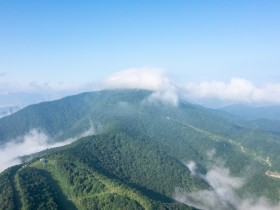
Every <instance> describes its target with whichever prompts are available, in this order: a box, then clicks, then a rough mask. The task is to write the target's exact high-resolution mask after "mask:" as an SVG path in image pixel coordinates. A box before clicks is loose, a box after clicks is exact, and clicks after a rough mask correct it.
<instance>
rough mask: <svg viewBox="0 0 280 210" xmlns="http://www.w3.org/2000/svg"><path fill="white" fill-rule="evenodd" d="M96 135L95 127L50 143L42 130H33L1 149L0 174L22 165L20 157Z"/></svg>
mask: <svg viewBox="0 0 280 210" xmlns="http://www.w3.org/2000/svg"><path fill="white" fill-rule="evenodd" d="M95 133H96V130H95V129H94V127H92V126H91V127H90V128H89V129H88V130H86V131H85V132H83V133H82V134H80V135H78V136H76V137H73V138H69V139H67V140H65V141H62V142H56V143H50V139H49V137H48V136H47V135H46V134H45V133H44V132H42V131H40V129H33V130H31V131H30V132H29V133H27V134H26V135H24V136H21V137H18V138H16V139H15V140H11V141H9V142H8V143H6V144H5V145H4V146H2V147H1V148H0V172H2V171H3V170H5V169H6V168H8V167H10V166H13V165H17V164H20V163H21V160H20V158H19V157H20V156H24V155H30V154H33V153H36V152H40V151H43V150H45V149H48V148H54V147H61V146H64V145H67V144H70V143H72V142H74V141H76V140H77V139H79V138H81V137H85V136H88V135H93V134H95Z"/></svg>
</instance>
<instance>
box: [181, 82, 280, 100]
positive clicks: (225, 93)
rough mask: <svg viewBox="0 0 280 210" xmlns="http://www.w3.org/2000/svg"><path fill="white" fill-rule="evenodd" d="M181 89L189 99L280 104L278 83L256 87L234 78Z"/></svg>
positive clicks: (193, 84)
mask: <svg viewBox="0 0 280 210" xmlns="http://www.w3.org/2000/svg"><path fill="white" fill-rule="evenodd" d="M181 87H182V88H183V89H184V90H185V93H186V94H187V95H188V96H189V97H191V98H195V99H217V100H221V101H225V102H234V103H237V102H240V103H257V104H280V84H278V83H267V84H264V85H260V86H256V85H255V84H253V82H251V81H249V80H247V79H243V78H232V79H230V81H229V82H224V81H204V82H200V83H192V82H190V83H187V84H185V85H183V86H181Z"/></svg>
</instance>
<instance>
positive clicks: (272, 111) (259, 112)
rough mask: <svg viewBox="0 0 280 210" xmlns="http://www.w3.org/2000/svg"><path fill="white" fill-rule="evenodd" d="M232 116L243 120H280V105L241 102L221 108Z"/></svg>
mask: <svg viewBox="0 0 280 210" xmlns="http://www.w3.org/2000/svg"><path fill="white" fill-rule="evenodd" d="M220 110H222V111H225V112H227V113H229V114H231V115H233V116H236V117H238V118H240V119H243V120H259V119H269V120H280V106H277V105H275V106H262V107H255V106H249V105H242V104H234V105H229V106H226V107H223V108H221V109H220Z"/></svg>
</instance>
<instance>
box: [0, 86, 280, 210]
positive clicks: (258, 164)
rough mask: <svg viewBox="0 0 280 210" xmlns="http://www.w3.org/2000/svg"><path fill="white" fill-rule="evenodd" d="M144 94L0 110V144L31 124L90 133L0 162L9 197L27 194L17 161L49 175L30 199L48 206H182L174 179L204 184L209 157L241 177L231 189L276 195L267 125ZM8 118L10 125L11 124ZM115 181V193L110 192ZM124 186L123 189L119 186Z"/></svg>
mask: <svg viewBox="0 0 280 210" xmlns="http://www.w3.org/2000/svg"><path fill="white" fill-rule="evenodd" d="M150 94H151V92H149V91H143V90H117V91H113V90H112V91H100V92H93V93H84V94H80V95H77V96H72V97H67V98H65V99H61V100H58V101H54V102H47V103H41V104H38V105H33V106H30V107H27V108H25V109H23V110H21V111H20V112H18V113H15V114H13V115H11V116H9V117H6V118H2V119H0V122H1V123H0V130H1V131H3V133H1V135H2V137H1V138H0V141H1V142H2V144H5V142H9V141H10V139H15V138H17V137H18V136H20V135H24V134H25V133H27V132H29V130H30V129H34V128H39V129H40V130H42V131H44V132H45V133H46V134H47V135H48V136H49V141H53V142H54V141H63V140H64V139H67V138H71V137H74V136H79V135H80V134H81V133H84V132H85V131H87V130H89V129H91V130H93V131H94V132H92V133H91V134H95V135H93V136H88V137H85V138H82V139H80V140H78V141H76V142H74V143H72V144H70V145H68V146H65V147H63V148H60V149H51V150H47V151H45V152H41V153H38V154H37V156H39V157H43V158H46V160H47V161H48V162H49V163H48V164H47V166H46V167H42V166H41V163H40V161H38V159H34V160H31V162H29V163H28V165H29V166H28V167H24V168H21V169H19V170H16V169H14V168H12V169H9V170H7V171H5V172H3V173H2V174H1V177H4V178H3V180H7V179H8V178H7V175H5V174H9V173H10V171H11V170H15V171H16V172H15V173H13V174H15V175H12V177H15V178H16V187H17V188H16V189H18V190H17V191H19V193H14V194H16V195H18V194H20V195H21V197H20V199H14V200H13V201H12V204H9V205H18V206H19V204H18V203H19V202H18V201H16V200H20V201H22V204H21V205H23V206H24V205H25V206H27V205H28V203H30V202H29V201H28V198H23V195H25V194H28V193H20V192H23V190H24V189H25V188H24V186H25V185H26V186H29V183H23V181H20V177H21V176H25V175H24V173H23V172H24V171H25V173H26V174H28V176H32V177H34V179H38V182H39V183H40V182H41V181H42V180H45V181H42V182H47V180H49V182H50V183H57V184H50V185H53V188H46V189H45V192H46V196H47V197H49V199H47V201H44V198H38V199H39V201H38V202H37V203H38V205H41V204H40V203H41V200H42V205H45V203H46V202H50V205H52V206H54V208H56V206H59V205H69V206H71V205H72V207H73V206H74V207H75V208H89V209H90V208H94V207H95V208H100V206H102V208H103V207H104V206H105V205H106V204H107V203H110V202H109V201H112V202H113V203H114V202H117V203H114V204H112V205H116V206H118V205H119V204H120V203H127V205H132V206H134V207H135V208H138V207H139V208H140V209H141V208H146V209H147V208H150V207H151V206H152V208H156V207H157V206H166V208H167V207H170V206H172V208H175V207H176V208H177V207H178V208H181V207H182V208H187V207H186V206H184V205H183V206H182V205H180V204H176V203H174V200H173V199H174V192H175V191H176V189H177V188H179V189H183V190H184V191H185V192H197V191H200V190H211V188H213V186H211V184H209V182H208V181H207V179H205V177H206V176H207V173H208V172H209V171H211V170H212V169H213V168H215V167H216V168H217V167H224V168H225V169H226V170H228V171H229V172H227V173H229V174H230V175H232V176H234V177H242V179H244V180H246V182H245V181H244V184H243V185H242V187H240V188H239V189H238V194H239V195H240V196H246V195H247V194H251V195H253V196H265V197H267V198H268V199H270V200H272V201H274V202H277V201H279V198H280V192H279V188H280V182H279V181H280V180H279V179H274V178H272V177H269V176H267V175H266V171H268V170H271V171H280V159H279V158H280V157H279V154H278V153H279V150H280V137H279V136H278V135H277V134H276V133H271V132H268V131H266V130H260V129H255V128H251V127H246V126H244V125H243V124H241V123H239V122H237V121H236V119H233V118H231V117H230V116H228V115H225V114H224V113H222V112H219V111H215V110H211V109H207V108H204V107H201V106H197V105H192V104H189V103H187V102H185V101H180V102H179V104H178V106H177V107H175V106H171V105H168V104H166V103H163V102H161V101H152V102H151V100H147V98H148V97H149V95H150ZM22 123H25V125H21V124H22ZM15 125H16V127H17V125H18V126H19V127H18V129H13V127H12V126H14V127H15ZM13 130H14V132H13ZM89 134H90V132H89V133H88V135H89ZM35 156H36V155H34V156H33V157H35ZM190 162H195V163H196V166H197V168H196V170H195V172H194V171H193V169H192V168H190V167H189V166H188V167H189V168H188V167H187V166H186V165H189V163H190ZM30 168H31V169H30ZM35 169H36V170H35ZM39 169H40V170H39ZM5 177H6V178H5ZM13 179H14V178H13ZM40 180H41V181H40ZM94 180H96V181H94ZM3 183H6V184H7V183H9V182H7V181H3ZM10 183H11V185H10V186H9V184H8V185H6V184H5V186H6V187H5V189H7V190H8V191H9V192H10V191H15V190H13V189H14V188H15V185H14V184H13V183H14V182H10ZM90 183H91V184H90ZM108 183H109V184H108ZM110 183H111V184H110ZM112 183H113V184H112ZM87 186H91V187H87ZM104 186H105V187H104ZM11 189H12V190H11ZM117 189H119V190H117ZM30 190H31V193H30V195H31V198H30V199H31V200H32V199H35V198H32V194H34V193H33V189H32V188H31V189H30V188H27V192H29V191H30ZM36 190H37V189H35V191H36ZM115 190H117V192H118V193H117V195H116V196H113V197H112V193H113V194H114V192H115ZM110 192H111V193H110ZM132 192H133V193H136V194H133V193H132ZM131 193H132V194H133V196H128V195H130V194H131ZM7 195H9V194H7ZM1 196H6V195H1ZM57 196H58V197H59V196H60V199H58V200H57V199H56V198H57ZM13 197H16V196H13V195H11V196H10V197H8V198H5V200H11V199H13ZM136 198H137V199H136ZM61 200H63V202H62V203H59V201H61ZM68 201H69V202H68ZM140 201H141V202H140ZM144 201H145V202H144ZM8 203H9V202H8ZM67 203H68V204H67ZM108 205H109V206H108V208H110V207H112V206H110V205H111V204H108ZM74 207H73V208H74ZM104 208H105V207H104ZM106 208H107V207H106ZM119 208H123V206H120V207H119ZM170 208H171V207H170Z"/></svg>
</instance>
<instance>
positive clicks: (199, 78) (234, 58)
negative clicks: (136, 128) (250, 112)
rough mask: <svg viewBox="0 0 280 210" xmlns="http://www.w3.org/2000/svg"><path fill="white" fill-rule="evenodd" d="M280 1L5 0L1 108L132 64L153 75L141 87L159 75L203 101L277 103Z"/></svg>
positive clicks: (0, 27) (97, 82)
mask: <svg viewBox="0 0 280 210" xmlns="http://www.w3.org/2000/svg"><path fill="white" fill-rule="evenodd" d="M279 9H280V2H279V1H276V0H275V1H273V0H272V1H269V2H267V1H266V2H265V1H261V0H256V1H253V0H249V1H240V0H239V1H234V2H224V1H215V2H214V3H213V2H209V1H181V0H176V1H172V2H171V1H153V2H151V1H146V0H145V1H141V2H139V1H134V2H131V1H125V0H121V1H118V2H114V1H104V2H100V1H79V2H70V1H59V2H57V1H54V0H51V1H35V0H29V1H24V2H23V1H2V2H0V18H1V20H2V21H1V23H0V31H1V33H0V46H1V48H0V107H1V106H7V105H28V104H30V103H37V102H39V101H44V100H52V99H56V98H60V97H63V96H66V95H71V94H75V93H79V92H83V91H91V90H98V89H100V88H101V87H104V86H102V84H103V83H104V82H105V81H108V79H110V78H112V77H113V76H115V75H121V76H123V77H124V79H127V78H131V77H130V74H129V73H131V72H132V73H133V74H134V76H136V77H137V82H139V81H141V78H145V82H146V83H147V81H148V82H151V84H148V87H144V88H148V89H149V87H150V86H151V85H153V82H154V81H153V80H152V79H149V78H154V79H155V80H156V81H157V80H158V81H160V83H161V82H162V81H161V79H164V81H163V84H165V85H166V81H168V82H167V83H168V84H169V87H172V88H174V87H175V88H176V90H179V92H181V93H183V94H184V95H186V96H187V97H188V98H191V99H192V100H193V101H195V102H199V103H202V104H203V103H205V104H209V103H210V102H209V101H211V103H212V102H213V101H214V104H216V105H222V104H229V103H249V104H258V105H271V104H279V103H280V101H279V98H280V82H279V79H280V71H279V69H280V63H279V56H280V28H279V27H278V25H279V22H280V14H279ZM155 72H157V73H155ZM147 78H148V79H147ZM134 79H135V78H134ZM118 82H119V84H118V87H120V86H122V82H123V83H124V84H123V85H124V86H126V87H127V83H126V81H124V80H118ZM137 82H136V83H135V84H136V85H135V87H138V86H139V85H138V84H137ZM109 86H110V85H109ZM140 86H141V85H140ZM129 87H130V88H133V86H131V85H130V86H129ZM141 87H142V86H141ZM162 87H163V86H160V87H157V88H162ZM153 88H154V87H153ZM153 88H152V89H153ZM163 88H166V87H163ZM153 90H154V89H153ZM211 103H210V104H211Z"/></svg>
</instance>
